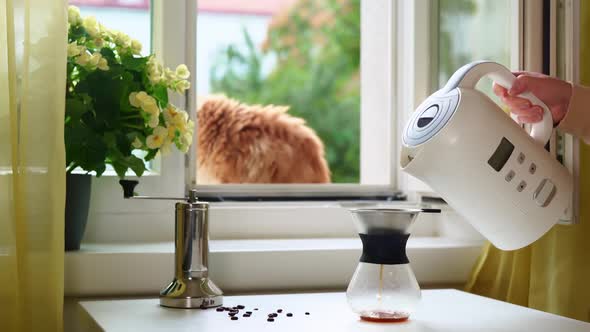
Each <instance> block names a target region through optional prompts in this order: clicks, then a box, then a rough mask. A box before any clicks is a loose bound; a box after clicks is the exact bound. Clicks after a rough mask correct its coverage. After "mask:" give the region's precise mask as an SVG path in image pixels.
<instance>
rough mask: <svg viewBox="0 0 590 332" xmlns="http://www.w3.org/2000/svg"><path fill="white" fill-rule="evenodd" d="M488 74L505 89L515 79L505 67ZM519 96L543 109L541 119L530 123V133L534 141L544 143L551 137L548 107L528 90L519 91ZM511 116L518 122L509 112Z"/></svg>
mask: <svg viewBox="0 0 590 332" xmlns="http://www.w3.org/2000/svg"><path fill="white" fill-rule="evenodd" d="M488 76H489V77H490V78H491V79H492V80H493V81H494V82H496V84H498V85H500V86H503V87H504V88H506V89H510V87H511V86H512V84H514V81H515V79H516V77H514V75H513V74H512V73H511V72H510V71H508V70H507V69H506V70H505V71H497V72H492V73H490V74H489V75H488ZM519 97H522V98H525V99H528V100H529V101H530V102H531V103H532V104H533V105H538V106H541V108H542V109H543V119H542V120H541V121H540V122H537V123H534V124H532V126H531V133H530V135H531V137H532V138H534V139H535V141H537V142H539V144H541V145H545V144H546V143H547V142H548V141H549V139H550V138H551V134H552V132H553V116H552V115H551V111H550V110H549V107H547V105H545V103H544V102H542V101H541V100H540V99H539V98H537V96H535V95H534V94H532V93H531V92H530V91H526V92H524V93H521V94H520V95H519ZM511 116H512V118H513V119H514V120H515V121H516V122H518V119H517V117H516V115H514V114H511Z"/></svg>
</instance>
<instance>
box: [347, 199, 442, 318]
mask: <svg viewBox="0 0 590 332" xmlns="http://www.w3.org/2000/svg"><path fill="white" fill-rule="evenodd" d="M421 212H440V210H435V209H381V208H377V209H354V210H351V213H352V214H353V217H354V223H355V227H356V229H357V231H358V233H359V237H360V238H361V241H362V244H363V251H362V255H361V257H360V260H359V265H358V266H357V268H356V270H355V272H354V275H353V277H352V280H351V281H350V284H349V286H348V289H347V291H346V296H347V299H348V303H349V305H350V307H351V308H352V310H353V311H354V312H355V313H357V314H358V315H359V316H360V318H361V319H362V320H366V321H372V322H402V321H405V320H407V319H408V318H409V317H410V315H411V314H412V313H413V312H414V310H415V308H416V305H417V304H418V302H419V300H420V297H421V295H420V286H419V285H418V282H417V281H416V277H415V276H414V272H413V271H412V269H411V268H410V262H409V260H408V257H407V256H406V243H407V240H408V238H409V236H410V227H411V225H412V223H413V222H414V220H415V219H416V217H417V216H418V214H419V213H421Z"/></svg>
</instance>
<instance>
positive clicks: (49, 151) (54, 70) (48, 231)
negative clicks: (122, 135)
mask: <svg viewBox="0 0 590 332" xmlns="http://www.w3.org/2000/svg"><path fill="white" fill-rule="evenodd" d="M66 43H67V7H66V2H65V0H0V331H61V330H63V318H62V311H63V271H64V269H63V265H64V263H63V262H64V244H63V243H64V242H63V236H64V201H65V150H64V143H63V139H64V138H63V125H64V99H65V97H64V95H65V76H66Z"/></svg>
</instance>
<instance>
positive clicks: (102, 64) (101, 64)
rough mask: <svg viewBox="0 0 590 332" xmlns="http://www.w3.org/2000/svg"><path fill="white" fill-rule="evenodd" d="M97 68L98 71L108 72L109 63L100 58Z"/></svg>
mask: <svg viewBox="0 0 590 332" xmlns="http://www.w3.org/2000/svg"><path fill="white" fill-rule="evenodd" d="M97 67H98V69H100V70H109V63H108V62H107V59H105V58H101V59H100V60H99V61H98V66H97Z"/></svg>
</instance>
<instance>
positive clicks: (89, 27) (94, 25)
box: [82, 16, 100, 38]
mask: <svg viewBox="0 0 590 332" xmlns="http://www.w3.org/2000/svg"><path fill="white" fill-rule="evenodd" d="M82 26H83V27H84V29H85V30H86V32H88V34H89V35H90V37H92V38H95V37H98V35H99V34H100V28H99V26H98V22H97V21H96V17H94V16H88V17H85V18H84V20H83V21H82Z"/></svg>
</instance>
